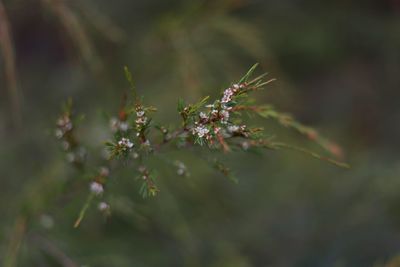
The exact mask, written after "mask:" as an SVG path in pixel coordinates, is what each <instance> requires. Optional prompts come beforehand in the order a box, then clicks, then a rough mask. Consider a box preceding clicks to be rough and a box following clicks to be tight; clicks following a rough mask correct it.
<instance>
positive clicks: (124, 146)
mask: <svg viewBox="0 0 400 267" xmlns="http://www.w3.org/2000/svg"><path fill="white" fill-rule="evenodd" d="M118 146H119V147H120V149H121V150H122V151H127V150H130V149H131V148H132V147H133V143H132V142H131V141H130V140H129V139H128V138H125V137H122V138H121V140H119V141H118Z"/></svg>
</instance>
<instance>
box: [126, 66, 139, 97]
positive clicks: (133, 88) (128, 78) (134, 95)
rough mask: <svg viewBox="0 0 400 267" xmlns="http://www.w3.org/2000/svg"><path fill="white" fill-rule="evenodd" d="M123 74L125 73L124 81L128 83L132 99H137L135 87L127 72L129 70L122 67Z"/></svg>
mask: <svg viewBox="0 0 400 267" xmlns="http://www.w3.org/2000/svg"><path fill="white" fill-rule="evenodd" d="M124 72H125V77H126V80H127V81H128V82H129V85H130V87H131V92H132V95H133V98H136V97H137V94H136V87H135V84H134V82H133V78H132V73H131V72H130V71H129V68H128V67H127V66H124Z"/></svg>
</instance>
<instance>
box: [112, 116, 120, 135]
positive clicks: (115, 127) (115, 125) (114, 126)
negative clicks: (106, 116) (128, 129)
mask: <svg viewBox="0 0 400 267" xmlns="http://www.w3.org/2000/svg"><path fill="white" fill-rule="evenodd" d="M110 129H111V131H112V132H113V133H115V132H117V131H118V129H119V120H118V119H117V118H114V117H113V118H111V119H110Z"/></svg>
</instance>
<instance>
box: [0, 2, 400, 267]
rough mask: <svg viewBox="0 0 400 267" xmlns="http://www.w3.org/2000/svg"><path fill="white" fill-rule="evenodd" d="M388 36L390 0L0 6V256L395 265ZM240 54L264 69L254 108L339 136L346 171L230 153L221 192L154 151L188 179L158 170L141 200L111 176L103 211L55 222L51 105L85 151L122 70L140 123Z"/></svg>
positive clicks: (239, 63) (291, 136)
mask: <svg viewBox="0 0 400 267" xmlns="http://www.w3.org/2000/svg"><path fill="white" fill-rule="evenodd" d="M6 29H9V32H8V33H9V34H6V32H7V31H6ZM399 36H400V2H399V1H398V0H379V1H373V0H364V1H356V0H346V1H344V0H343V1H340V0H339V1H317V0H309V1H302V0H270V1H261V0H209V1H200V0H191V1H183V0H182V1H178V0H175V1H174V0H146V1H144V0H137V1H128V0H114V1H104V0H96V1H94V0H92V1H86V0H85V1H79V0H68V1H67V0H64V1H63V0H43V1H40V0H1V1H0V43H1V45H0V46H1V48H2V50H1V54H0V59H1V61H0V179H1V184H0V262H1V263H0V265H1V266H6V267H9V266H40V267H48V266H49V267H50V266H68V267H72V266H92V267H102V266H104V267H106V266H107V267H110V266H115V267H124V266H213V267H214V266H215V267H217V266H232V267H248V266H400V259H399V258H398V256H399V255H400V254H399V253H400V153H399V149H400V141H399V137H400V108H399V106H400V100H399V99H400V90H399V88H400V38H399ZM9 37H11V38H9ZM13 55H15V57H14V58H13ZM255 62H259V63H260V70H259V71H260V72H268V73H270V74H269V75H270V77H276V78H277V79H278V81H277V82H276V83H274V84H273V85H270V86H268V88H267V89H266V90H265V91H263V92H260V93H259V94H257V100H258V101H259V102H260V103H261V102H265V103H271V104H273V105H274V106H276V107H277V108H278V109H280V110H284V111H288V112H290V113H292V114H294V115H295V116H296V117H297V118H298V119H299V120H300V121H301V122H303V123H306V124H309V125H312V126H313V127H315V128H316V129H318V130H319V131H320V132H321V133H322V134H323V135H325V136H327V137H329V138H331V139H332V140H335V141H336V142H337V143H339V144H340V145H341V146H342V147H343V148H344V152H345V159H346V160H347V161H348V162H349V163H350V164H351V165H352V168H351V169H350V170H343V169H339V168H336V167H334V166H331V165H329V164H326V163H324V162H319V161H316V160H314V159H311V158H308V157H304V156H303V155H298V154H296V153H292V152H279V153H277V152H271V151H269V152H268V151H267V152H266V153H264V155H262V156H260V155H253V154H246V153H239V154H235V155H228V156H226V157H224V158H223V160H224V162H225V163H226V164H227V165H229V166H231V167H232V170H233V171H234V172H235V173H236V176H237V177H238V178H239V184H238V185H236V184H233V183H231V182H229V181H228V180H227V179H225V178H224V177H222V176H221V175H219V174H218V173H216V172H215V171H213V170H212V169H210V168H208V167H207V164H206V163H204V162H202V161H201V160H199V159H198V158H196V157H195V156H194V155H192V154H190V153H186V154H185V153H183V154H179V153H178V154H172V155H169V154H167V156H168V157H171V158H174V157H177V158H179V157H180V158H182V157H183V158H184V159H185V160H184V162H185V163H186V164H187V166H188V168H189V170H190V172H191V176H190V177H189V178H182V177H178V176H177V175H175V173H174V171H173V170H172V171H171V170H170V169H169V168H167V167H166V166H164V165H162V164H160V166H158V168H159V173H161V174H162V175H161V177H162V178H161V177H160V179H159V180H160V188H161V193H160V195H159V196H158V197H156V198H153V199H142V198H141V197H140V196H139V194H138V188H139V184H138V183H137V182H135V180H134V179H133V177H131V175H130V174H129V173H123V172H122V173H120V174H118V177H114V178H113V179H114V180H113V183H112V184H113V185H112V186H111V188H110V190H109V191H110V193H109V194H108V195H107V199H108V201H109V202H110V203H111V205H112V208H113V211H112V216H111V217H110V218H108V219H107V220H105V219H104V218H103V217H102V216H101V214H100V213H99V212H96V211H95V209H92V210H91V211H89V213H88V215H87V218H85V221H84V222H83V224H82V225H81V227H80V228H78V229H73V227H72V224H73V222H74V220H75V218H76V215H77V213H78V211H79V209H80V207H81V205H82V203H83V202H84V200H85V197H86V194H87V188H86V187H84V188H83V189H82V188H81V189H78V190H77V189H76V188H71V187H69V181H70V180H73V179H81V178H82V177H81V175H80V174H79V173H78V172H76V171H75V170H74V169H73V168H71V166H69V165H68V164H67V163H66V162H65V157H64V155H63V153H62V152H61V149H60V147H59V144H58V143H57V141H56V140H55V138H54V134H53V125H54V123H55V120H56V118H57V114H58V112H59V110H60V106H61V103H62V102H63V101H65V100H66V99H67V98H68V97H72V98H73V99H74V102H75V106H76V109H77V111H78V113H84V114H86V116H85V120H84V121H83V122H82V123H81V124H80V129H81V130H80V131H81V136H82V137H81V138H82V140H84V141H85V142H86V144H87V146H88V148H89V149H91V151H94V152H99V149H98V148H96V145H97V144H99V143H101V142H102V141H104V140H105V139H107V138H108V132H107V131H108V129H107V127H108V122H107V121H106V120H104V118H103V116H102V115H101V114H103V113H109V114H113V113H116V112H117V110H118V106H119V103H120V99H121V95H122V94H123V92H124V91H125V90H126V89H127V83H126V81H125V79H124V75H123V71H122V68H123V66H124V65H127V66H129V67H130V69H131V71H132V73H133V75H134V80H135V82H136V85H137V87H138V90H139V92H140V93H141V94H143V95H144V97H145V102H146V103H148V104H151V105H154V106H157V107H158V108H159V110H160V111H161V112H159V113H157V115H156V116H155V118H156V119H157V120H159V121H163V122H166V123H171V124H173V123H175V124H176V123H177V122H178V120H179V118H178V116H177V114H176V103H177V98H178V97H183V98H185V99H186V100H187V101H189V102H190V101H195V100H196V99H198V98H200V97H201V96H204V95H211V96H215V95H217V94H218V92H219V91H220V90H221V89H222V88H224V86H227V85H229V84H230V82H232V81H235V80H237V79H238V78H239V77H241V75H242V74H243V73H244V72H245V71H246V70H247V69H248V68H249V67H250V66H251V65H252V64H253V63H255ZM13 65H15V70H16V72H15V73H14V72H13V71H12V69H13V68H12V66H13ZM10 66H11V68H10ZM253 122H254V124H255V125H261V126H263V127H265V129H266V131H267V132H270V133H271V134H275V135H276V136H277V137H279V138H280V139H281V140H285V141H287V142H289V143H294V144H299V145H302V146H306V147H310V148H313V149H314V148H315V149H318V147H315V146H313V145H312V144H308V143H307V141H306V140H304V139H303V138H302V137H300V136H298V135H296V134H295V133H292V132H291V131H290V130H287V129H281V128H280V127H278V126H277V125H276V124H274V123H272V122H266V121H263V120H260V119H255V120H254V121H253ZM96 149H97V150H96ZM89 157H90V156H89ZM85 184H87V183H85Z"/></svg>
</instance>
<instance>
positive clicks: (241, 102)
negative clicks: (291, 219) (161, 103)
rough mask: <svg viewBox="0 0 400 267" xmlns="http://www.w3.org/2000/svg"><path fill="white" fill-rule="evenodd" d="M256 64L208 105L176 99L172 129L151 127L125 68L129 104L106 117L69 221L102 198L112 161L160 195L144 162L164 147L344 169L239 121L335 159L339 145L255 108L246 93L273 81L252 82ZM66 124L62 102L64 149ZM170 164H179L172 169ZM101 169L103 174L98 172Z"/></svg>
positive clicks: (68, 137) (147, 193)
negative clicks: (301, 159)
mask: <svg viewBox="0 0 400 267" xmlns="http://www.w3.org/2000/svg"><path fill="white" fill-rule="evenodd" d="M257 66H258V65H257V64H255V65H254V66H252V67H251V68H250V69H249V71H248V72H247V73H246V74H245V75H244V76H243V77H241V78H240V79H239V81H238V82H237V83H232V84H231V85H230V86H229V87H228V88H226V89H225V90H223V91H222V92H221V95H220V96H219V97H218V98H217V99H214V100H213V101H210V97H209V96H207V97H204V98H202V99H201V100H200V101H198V102H197V103H194V104H186V103H185V101H184V100H182V99H179V100H178V106H177V111H178V113H179V114H180V116H181V119H182V121H181V124H180V126H178V127H176V128H171V127H167V126H164V125H162V124H154V123H153V120H152V118H151V114H152V113H153V112H156V110H157V109H156V108H154V107H151V106H145V105H144V104H143V103H144V101H143V98H140V97H139V96H138V94H137V92H136V88H135V85H134V82H133V78H132V74H131V73H130V72H129V69H128V68H127V67H125V68H124V71H125V76H126V79H127V81H128V83H129V85H130V88H131V99H130V100H129V99H128V97H127V96H126V95H125V96H124V97H123V101H122V104H121V107H120V110H119V112H118V116H116V117H113V118H111V119H110V129H111V132H112V140H109V141H106V142H105V146H106V148H107V149H108V152H109V155H108V158H107V163H106V164H105V166H103V167H102V170H103V171H101V172H100V173H98V174H95V175H93V176H92V177H93V178H92V179H91V184H90V187H89V188H90V193H89V197H88V199H87V201H86V202H85V204H84V206H83V208H82V210H81V212H80V214H79V217H78V219H77V221H76V222H75V227H78V226H79V224H80V223H81V221H82V220H83V218H84V216H85V213H86V211H87V210H88V208H89V206H90V204H91V203H92V202H93V201H95V200H96V199H97V198H98V197H104V194H103V191H104V187H105V186H106V184H107V181H108V176H109V173H108V170H110V169H111V166H113V167H115V166H118V164H117V163H118V162H123V163H124V164H125V165H130V166H133V167H134V169H135V172H136V177H138V179H139V180H142V184H141V186H140V189H139V193H140V194H141V195H142V196H143V197H154V196H156V195H157V194H158V193H159V192H160V189H159V188H158V187H157V185H156V170H151V169H149V167H148V164H147V162H148V159H149V158H150V157H152V156H157V155H159V154H162V152H163V150H162V148H164V147H169V148H170V149H192V148H195V147H200V149H202V150H206V151H207V150H208V151H209V153H211V154H212V155H217V154H218V152H219V151H221V152H223V153H231V152H236V151H238V150H239V151H240V150H242V151H247V150H249V149H256V150H259V149H271V150H280V149H290V150H294V151H297V152H301V153H304V154H306V155H309V156H311V157H313V158H316V159H319V160H323V161H326V162H328V163H331V164H334V165H336V166H338V167H343V168H349V165H348V164H346V163H344V162H341V161H339V160H337V159H334V158H331V157H330V156H323V155H320V154H318V153H316V152H314V151H310V150H308V149H305V148H302V147H298V146H293V145H290V144H286V143H284V142H281V141H275V139H274V138H271V136H267V135H266V134H265V133H264V130H263V128H260V127H252V126H249V125H248V124H247V123H248V122H247V121H244V120H245V119H243V118H246V117H245V116H243V113H244V112H246V113H248V112H251V113H255V114H258V115H260V116H261V117H264V118H267V119H274V120H276V121H277V122H278V123H279V124H280V125H282V126H284V127H287V128H291V129H294V130H296V131H297V132H299V133H300V134H302V135H305V136H306V137H308V138H309V139H310V140H311V141H314V142H316V143H317V144H319V145H320V146H321V147H322V148H324V149H325V150H326V151H327V152H328V153H329V154H330V155H331V156H332V157H339V156H340V151H341V150H340V148H339V146H337V145H335V144H334V143H332V142H330V141H328V140H327V139H325V138H323V137H321V136H320V135H319V134H318V133H317V131H315V130H314V129H312V128H310V127H308V126H305V125H303V124H301V123H300V122H297V121H296V120H295V119H293V117H291V116H290V115H288V114H285V113H281V112H278V111H276V110H275V109H274V108H273V107H272V106H270V105H257V104H255V101H254V99H252V98H251V97H250V95H251V93H253V92H255V91H258V90H261V89H263V88H264V87H265V86H266V85H268V84H269V83H271V82H273V81H275V79H269V80H264V78H265V77H266V76H267V75H266V74H262V75H260V76H257V77H255V78H252V76H253V73H254V72H255V70H256V68H257ZM70 121H72V102H68V105H66V108H65V109H64V111H63V114H62V115H61V116H60V118H59V120H58V122H57V127H58V128H57V130H58V133H60V131H61V132H62V135H61V138H60V139H62V141H63V142H70V144H69V145H70V146H71V147H74V146H76V144H77V143H78V142H77V140H76V138H75V137H74V135H72V126H71V127H69V124H68V123H69V122H70ZM70 128H71V129H70ZM154 130H156V131H157V133H161V138H154V132H155V131H154ZM160 140H161V141H160ZM201 147H202V148H201ZM176 162H180V163H179V164H178V165H176ZM176 162H175V163H174V165H175V167H176V166H179V168H178V174H179V175H183V174H187V173H188V172H187V170H186V166H185V165H184V164H183V163H182V162H181V161H176ZM211 163H212V164H211V165H212V166H213V167H214V168H215V169H216V170H217V171H219V172H220V173H222V174H223V175H224V176H226V177H227V178H229V179H230V180H232V181H234V182H235V183H236V182H238V180H237V179H236V177H235V176H234V175H233V173H232V171H231V170H230V168H229V167H227V166H225V165H224V164H223V163H222V162H221V161H220V160H219V159H218V158H214V159H213V160H212V161H211ZM80 164H84V162H83V161H82V162H80ZM105 169H107V172H105V171H104V170H105ZM111 173H112V171H111ZM111 175H112V174H111ZM133 175H135V174H133ZM101 203H102V204H101V205H100V206H99V207H100V208H99V209H100V210H103V211H104V210H106V211H107V213H106V214H107V215H109V214H110V212H109V205H108V204H106V203H105V202H101ZM101 207H103V208H101ZM104 207H107V209H105V208H104Z"/></svg>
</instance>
